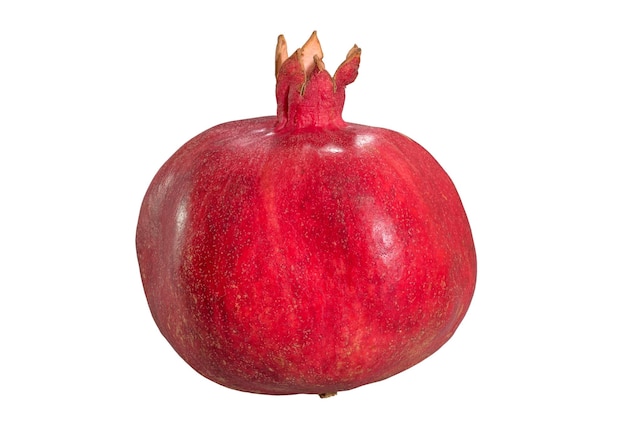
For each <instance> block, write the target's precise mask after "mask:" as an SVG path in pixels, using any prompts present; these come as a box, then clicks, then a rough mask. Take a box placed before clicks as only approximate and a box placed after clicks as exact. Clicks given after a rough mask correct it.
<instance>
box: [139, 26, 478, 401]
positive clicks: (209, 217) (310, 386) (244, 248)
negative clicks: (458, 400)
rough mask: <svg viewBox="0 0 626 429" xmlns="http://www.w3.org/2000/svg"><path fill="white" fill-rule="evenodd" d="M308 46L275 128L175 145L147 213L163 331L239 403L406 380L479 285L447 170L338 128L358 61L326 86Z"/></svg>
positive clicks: (364, 130)
mask: <svg viewBox="0 0 626 429" xmlns="http://www.w3.org/2000/svg"><path fill="white" fill-rule="evenodd" d="M312 37H315V40H314V41H313V42H311V41H309V42H307V44H305V45H304V47H303V48H302V49H308V48H307V46H309V47H310V46H311V45H313V47H314V48H313V51H314V52H315V55H314V56H316V59H315V61H314V66H313V67H312V68H310V66H303V65H302V62H299V60H298V59H299V58H301V57H302V55H303V54H302V52H300V50H298V51H296V53H294V55H293V56H292V57H287V58H285V57H286V55H285V54H284V52H283V53H280V54H277V65H278V63H279V62H280V63H281V64H280V65H278V71H277V79H278V83H277V100H278V115H277V116H271V117H261V118H254V119H247V120H241V121H233V122H229V123H225V124H221V125H218V126H216V127H213V128H211V129H209V130H207V131H205V132H203V133H201V134H200V135H198V136H196V137H195V138H193V139H192V140H190V141H189V142H188V143H186V144H185V145H183V146H182V147H181V148H180V149H179V150H178V151H177V152H176V153H175V154H174V155H173V156H172V157H171V158H170V159H169V160H168V161H167V162H166V163H165V164H164V165H163V167H162V168H161V169H160V170H159V172H158V173H157V175H156V176H155V178H154V179H153V181H152V183H151V185H150V187H149V189H148V191H147V193H146V196H145V198H144V201H143V204H142V207H141V211H140V216H139V222H138V227H137V238H136V241H137V254H138V259H139V265H140V271H141V276H142V281H143V284H144V290H145V293H146V297H147V300H148V304H149V306H150V309H151V312H152V315H153V317H154V320H155V322H156V324H157V326H158V327H159V329H160V330H161V332H162V333H163V335H164V336H165V338H166V339H167V340H168V341H169V342H170V344H171V345H172V346H173V347H174V349H175V350H176V351H177V352H178V353H179V354H180V356H181V357H182V358H183V359H184V360H185V361H186V362H188V363H189V364H190V365H191V366H192V367H193V368H194V369H195V370H196V371H198V372H199V373H200V374H202V375H204V376H205V377H207V378H209V379H211V380H213V381H215V382H217V383H220V384H222V385H224V386H227V387H230V388H233V389H237V390H242V391H246V392H255V393H265V394H294V393H315V394H319V395H323V396H327V395H329V394H332V393H335V392H338V391H341V390H348V389H352V388H355V387H358V386H361V385H363V384H367V383H372V382H375V381H379V380H382V379H385V378H387V377H390V376H392V375H394V374H397V373H399V372H401V371H404V370H406V369H408V368H410V367H412V366H413V365H415V364H417V363H418V362H420V361H422V360H423V359H425V358H426V357H428V356H430V355H431V354H432V353H434V352H435V351H436V350H437V349H439V348H440V347H441V346H442V345H443V344H444V343H445V342H446V341H447V340H448V339H449V338H450V337H451V336H452V334H453V333H454V331H455V330H456V328H457V327H458V325H459V323H460V322H461V320H462V319H463V317H464V315H465V313H466V311H467V309H468V307H469V304H470V301H471V298H472V295H473V291H474V285H475V281H476V254H475V250H474V244H473V239H472V235H471V231H470V227H469V223H468V221H467V217H466V215H465V212H464V209H463V206H462V204H461V201H460V198H459V196H458V194H457V192H456V189H455V187H454V185H453V183H452V181H451V180H450V178H449V177H448V175H447V174H446V173H445V171H444V170H443V169H442V168H441V166H440V165H439V164H438V163H437V162H436V161H435V160H434V158H433V157H432V156H431V155H430V154H429V153H428V152H427V151H426V150H425V149H424V148H422V147H421V146H420V145H419V144H417V143H416V142H414V141H413V140H411V139H409V138H408V137H406V136H404V135H402V134H399V133H396V132H394V131H390V130H386V129H382V128H375V127H369V126H364V125H358V124H352V123H346V122H344V121H343V119H342V118H341V109H342V108H343V97H344V93H343V87H345V85H346V84H347V83H350V82H351V81H352V80H354V78H356V70H357V69H358V62H359V59H360V49H358V48H356V47H355V48H353V49H352V50H351V51H350V53H349V54H348V57H347V59H346V61H345V62H344V63H343V64H342V65H341V66H340V67H339V69H338V71H337V72H336V73H335V76H334V77H333V78H331V77H330V75H329V74H328V72H326V71H325V68H324V67H323V64H322V63H321V58H320V57H319V56H318V54H321V48H319V49H318V48H317V45H316V44H317V43H318V42H316V40H317V38H316V36H315V34H314V36H312ZM283 42H284V40H283ZM280 43H281V41H280V39H279V46H280ZM285 49H286V47H285ZM279 57H280V60H279ZM307 67H309V68H310V70H308V71H307V72H306V73H305V72H304V71H305V70H306V69H307ZM315 76H319V77H315ZM337 76H344V77H345V76H347V78H345V79H343V80H341V79H339V80H337V79H336V78H337ZM316 82H317V83H316ZM345 82H347V83H345ZM342 85H343V86H342ZM338 87H341V88H340V90H339V95H337V94H338V92H337V88H338ZM303 89H304V90H303ZM307 91H308V92H307ZM320 97H321V98H322V99H324V100H331V102H328V103H326V102H323V103H319V102H317V101H315V99H316V98H320ZM333 97H339V98H336V99H334V101H332V100H333ZM308 98H313V100H309V99H308ZM329 106H330V107H329ZM332 106H336V107H337V109H338V110H336V111H332ZM316 109H322V110H324V111H323V112H319V111H317V110H316ZM328 109H330V111H328Z"/></svg>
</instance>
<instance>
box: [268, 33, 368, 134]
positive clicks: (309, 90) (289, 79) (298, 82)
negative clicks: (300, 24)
mask: <svg viewBox="0 0 626 429" xmlns="http://www.w3.org/2000/svg"><path fill="white" fill-rule="evenodd" d="M323 56H324V55H323V52H322V47H321V45H320V42H319V40H318V38H317V33H316V32H313V34H312V35H311V37H310V38H309V40H308V41H307V42H306V43H305V44H304V46H302V48H300V49H298V50H296V51H295V52H294V53H293V54H292V55H291V56H289V55H288V53H287V42H286V41H285V38H284V37H283V36H282V35H280V36H279V37H278V44H277V46H276V101H277V105H278V106H277V107H278V109H277V123H276V130H283V129H305V128H311V127H313V128H319V127H322V128H336V127H342V126H345V122H344V121H343V119H342V117H341V113H342V111H343V105H344V101H345V87H346V85H348V84H350V83H352V82H354V80H355V79H356V77H357V74H358V69H359V62H360V59H361V49H360V48H359V47H358V46H356V45H354V47H353V48H352V49H350V51H349V52H348V55H347V56H346V59H345V61H344V62H343V63H341V65H340V66H339V67H338V68H337V71H336V72H335V75H334V76H331V75H330V73H328V71H327V70H326V67H325V66H324V62H323V61H322V58H323Z"/></svg>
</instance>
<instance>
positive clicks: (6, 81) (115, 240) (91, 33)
mask: <svg viewBox="0 0 626 429" xmlns="http://www.w3.org/2000/svg"><path fill="white" fill-rule="evenodd" d="M622 5H623V2H619V1H614V2H610V1H598V0H595V1H567V2H566V1H561V2H559V1H549V0H544V1H533V0H527V1H519V2H513V1H510V2H504V1H471V2H470V1H439V2H434V1H433V2H422V1H417V2H408V1H393V0H385V1H384V2H381V3H376V2H363V1H358V2H356V1H355V2H339V1H312V2H294V1H265V2H250V3H242V2H237V1H234V0H233V1H221V2H212V3H209V2H200V1H196V2H192V1H184V0H179V1H176V2H163V1H153V2H147V1H145V2H138V1H108V2H79V1H73V2H72V1H63V0H60V1H55V2H43V1H40V2H36V1H21V2H2V5H1V6H0V50H1V51H0V55H1V57H0V78H1V79H0V139H1V140H0V143H1V152H0V186H1V194H0V198H1V208H0V251H1V255H0V256H1V258H0V263H1V269H0V287H1V292H0V293H1V295H0V344H1V346H0V347H1V353H0V359H1V361H0V394H1V400H0V408H1V409H2V411H1V412H0V426H1V427H3V428H35V427H41V428H44V427H64V428H100V427H102V428H113V427H115V428H118V427H121V428H125V427H133V428H142V427H154V428H161V427H163V428H165V427H168V428H173V427H175V428H208V427H215V428H222V427H260V428H292V427H301V428H320V427H324V428H334V427H343V428H346V427H350V428H358V427H370V426H371V427H375V426H376V427H385V428H402V427H419V428H457V427H486V428H518V427H519V428H530V427H533V428H535V427H537V428H556V427H570V426H571V425H573V424H576V427H589V428H591V427H593V428H624V427H626V416H625V413H626V411H625V410H624V404H626V392H625V388H626V387H625V386H626V374H625V371H624V362H625V361H626V353H625V352H624V343H625V335H624V328H625V327H626V316H625V313H626V312H625V310H624V289H625V286H626V280H625V274H624V273H625V269H624V267H625V265H624V264H625V256H626V254H625V251H624V242H625V241H626V234H625V229H624V219H625V218H626V211H625V209H624V197H625V192H624V184H625V183H626V180H625V179H626V174H625V173H624V161H625V159H626V156H625V155H624V153H625V152H624V148H625V146H626V84H625V82H626V24H625V22H626V13H625V11H624V6H622ZM313 30H318V35H319V38H320V40H321V43H322V46H323V48H324V52H325V62H326V65H327V67H328V68H329V69H330V70H331V71H332V70H334V69H335V68H336V67H337V65H338V64H339V63H340V62H341V61H342V59H343V58H344V56H345V54H346V53H347V52H348V50H349V49H350V47H352V45H353V44H354V43H357V44H358V45H359V46H360V47H361V48H362V49H363V54H362V62H361V69H360V75H359V78H358V79H357V80H356V82H355V83H353V84H352V85H350V87H349V88H348V90H347V101H346V108H345V111H344V118H345V119H346V120H348V121H350V122H358V123H363V124H369V125H377V126H382V127H386V128H391V129H395V130H397V131H400V132H402V133H404V134H407V135H409V136H411V137H412V138H413V139H415V140H417V141H419V142H420V143H421V144H422V145H423V146H424V147H426V148H427V149H428V150H429V151H430V152H431V153H432V154H433V155H434V156H435V157H436V158H437V159H438V160H439V161H440V163H441V164H442V165H443V166H444V168H445V169H446V170H447V171H448V173H449V174H450V176H451V177H452V179H453V180H454V181H455V183H456V185H457V188H458V190H459V192H460V194H461V196H462V199H463V202H464V204H465V207H466V210H467V213H468V216H469V218H470V222H471V224H472V227H473V231H474V235H475V241H476V247H477V252H478V262H479V276H478V284H477V289H476V294H475V298H474V301H473V303H472V306H471V308H470V311H469V313H468V314H467V317H466V319H465V320H464V322H463V323H462V325H461V327H460V328H459V330H458V331H457V333H456V335H455V336H454V337H453V338H452V340H451V341H450V342H449V343H448V344H446V345H445V346H444V347H443V348H442V349H441V350H440V351H439V352H437V353H436V354H435V355H433V356H432V357H430V358H429V359H427V360H426V361H424V362H423V363H421V364H419V365H417V366H416V367H414V368H412V369H410V370H408V371H406V372H404V373H402V374H400V375H398V376H395V377H393V378H391V379H389V380H386V381H383V382H379V383H375V384H372V385H369V386H365V387H361V388H358V389H355V390H353V391H349V392H341V393H340V394H339V395H338V396H336V397H334V398H332V399H324V400H322V399H319V398H318V397H317V396H306V395H296V396H287V397H273V396H263V395H253V394H247V393H241V392H236V391H232V390H229V389H226V388H223V387H220V386H218V385H216V384H214V383H212V382H210V381H208V380H206V379H204V378H203V377H201V376H199V375H198V374H196V373H195V372H194V371H193V370H192V369H191V368H189V367H188V366H187V365H186V364H185V363H184V362H183V361H182V360H181V359H180V358H179V357H178V356H177V355H176V354H175V352H174V351H173V350H172V349H171V348H170V346H169V345H168V344H167V342H166V341H165V339H164V338H163V337H162V336H161V335H160V333H159V332H158V330H157V328H156V325H155V324H154V322H153V321H152V319H151V316H150V313H149V310H148V307H147V305H146V302H145V299H144V296H143V290H142V286H141V282H140V278H139V272H138V268H137V263H136V258H135V253H134V252H135V249H134V232H135V225H136V220H137V215H138V210H139V205H140V203H141V199H142V198H143V194H144V192H145V190H146V188H147V186H148V184H149V182H150V180H151V179H152V177H153V175H154V174H155V173H156V170H157V169H158V168H159V167H160V165H161V164H162V163H163V162H164V161H165V160H166V159H167V158H168V157H169V156H170V155H171V154H172V153H173V152H174V151H175V150H176V149H177V148H178V147H179V146H180V145H182V144H183V143H185V142H186V141H187V140H189V139H190V138H191V137H193V136H194V135H196V134H198V133H199V132H201V131H203V130H204V129H206V128H209V127H211V126H214V125H217V124H219V123H222V122H225V121H229V120H235V119H244V118H248V117H255V116H265V115H273V114H274V112H275V100H274V75H273V72H274V69H273V68H274V63H273V62H274V47H275V42H276V37H277V36H278V34H280V33H284V34H285V36H286V37H287V42H288V45H289V51H290V52H292V51H293V50H294V49H295V48H297V47H298V46H300V45H301V44H302V43H304V41H306V39H307V38H308V37H309V35H310V33H311V32H312V31H313Z"/></svg>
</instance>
